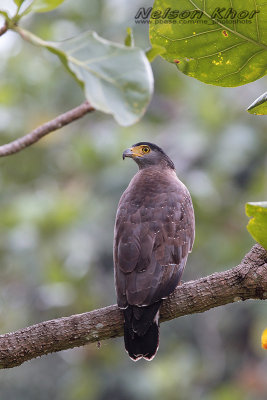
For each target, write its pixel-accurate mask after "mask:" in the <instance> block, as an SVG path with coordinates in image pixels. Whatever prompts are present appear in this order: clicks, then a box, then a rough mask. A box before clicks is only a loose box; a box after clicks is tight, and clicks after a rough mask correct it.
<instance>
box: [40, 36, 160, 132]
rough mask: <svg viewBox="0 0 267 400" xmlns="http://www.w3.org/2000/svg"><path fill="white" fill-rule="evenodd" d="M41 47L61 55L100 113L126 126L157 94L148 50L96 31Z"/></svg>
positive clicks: (134, 119) (45, 43) (137, 118)
mask: <svg viewBox="0 0 267 400" xmlns="http://www.w3.org/2000/svg"><path fill="white" fill-rule="evenodd" d="M36 42H37V41H36ZM41 45H43V46H45V47H46V48H47V49H48V50H49V51H51V52H53V53H55V54H57V55H58V56H59V58H60V60H61V61H62V63H63V64H64V66H65V67H66V68H67V69H68V71H69V72H70V73H71V74H72V76H73V77H74V78H75V79H76V80H77V81H78V82H79V83H80V84H81V85H82V86H83V88H84V91H85V96H86V98H87V99H88V101H89V102H90V103H91V104H92V106H93V107H95V108H96V109H97V110H100V111H103V112H105V113H108V114H112V115H113V116H114V118H115V119H116V121H117V122H118V123H119V124H121V125H124V126H127V125H131V124H133V123H135V122H137V121H138V120H139V119H140V118H141V116H142V115H143V114H144V112H145V110H146V108H147V106H148V104H149V102H150V98H151V95H152V92H153V74H152V70H151V66H150V64H149V62H148V60H147V58H146V55H145V53H144V51H142V50H141V49H138V48H137V47H127V46H123V45H120V44H117V43H113V42H110V41H108V40H105V39H103V38H101V37H100V36H98V35H97V34H96V33H95V32H85V33H84V34H82V35H80V36H77V37H74V38H72V39H69V40H65V41H63V42H60V43H52V42H44V41H41Z"/></svg>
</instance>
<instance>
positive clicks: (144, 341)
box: [124, 322, 159, 361]
mask: <svg viewBox="0 0 267 400" xmlns="http://www.w3.org/2000/svg"><path fill="white" fill-rule="evenodd" d="M124 344H125V350H126V351H127V353H128V355H129V357H130V358H131V359H132V360H133V361H138V360H140V359H141V358H144V359H145V360H147V361H152V360H153V358H154V357H155V355H156V353H157V351H158V348H159V327H158V325H157V323H156V322H153V323H152V325H151V326H150V327H149V329H148V330H147V332H146V333H145V334H144V335H142V336H138V335H137V334H136V333H135V332H133V331H131V330H130V329H128V327H127V324H124Z"/></svg>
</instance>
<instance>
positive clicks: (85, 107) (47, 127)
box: [0, 101, 95, 157]
mask: <svg viewBox="0 0 267 400" xmlns="http://www.w3.org/2000/svg"><path fill="white" fill-rule="evenodd" d="M94 110H95V109H94V107H92V106H91V104H90V103H89V102H88V101H85V102H84V103H82V104H81V105H79V106H78V107H76V108H73V109H72V110H69V111H67V112H66V113H64V114H61V115H59V116H58V117H56V118H55V119H52V120H51V121H49V122H46V123H45V124H43V125H41V126H39V127H38V128H36V129H34V130H33V131H32V132H30V133H28V134H27V135H25V136H22V137H21V138H19V139H16V140H14V141H13V142H10V143H7V144H4V145H2V146H0V157H5V156H9V155H10V154H14V153H18V152H19V151H21V150H23V149H24V148H25V147H28V146H31V145H32V144H33V143H36V142H38V140H40V139H41V138H42V137H43V136H45V135H47V134H48V133H50V132H53V131H56V130H57V129H60V128H62V127H63V126H65V125H68V124H70V123H71V122H73V121H75V120H76V119H79V118H82V117H83V116H84V115H85V114H87V113H89V112H91V111H94Z"/></svg>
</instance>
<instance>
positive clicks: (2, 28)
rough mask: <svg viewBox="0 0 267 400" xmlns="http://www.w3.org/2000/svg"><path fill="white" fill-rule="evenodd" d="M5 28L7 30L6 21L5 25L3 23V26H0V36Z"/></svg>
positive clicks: (4, 31)
mask: <svg viewBox="0 0 267 400" xmlns="http://www.w3.org/2000/svg"><path fill="white" fill-rule="evenodd" d="M7 30H8V25H7V23H6V22H5V25H3V26H2V27H1V28H0V36H2V35H3V34H4V33H6V31H7Z"/></svg>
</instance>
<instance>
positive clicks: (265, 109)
mask: <svg viewBox="0 0 267 400" xmlns="http://www.w3.org/2000/svg"><path fill="white" fill-rule="evenodd" d="M247 111H248V112H249V113H250V114H256V115H267V92H265V93H263V94H262V95H261V96H260V97H258V98H257V99H256V100H255V101H254V102H253V103H252V104H251V105H250V106H249V107H248V108H247Z"/></svg>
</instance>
